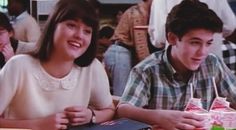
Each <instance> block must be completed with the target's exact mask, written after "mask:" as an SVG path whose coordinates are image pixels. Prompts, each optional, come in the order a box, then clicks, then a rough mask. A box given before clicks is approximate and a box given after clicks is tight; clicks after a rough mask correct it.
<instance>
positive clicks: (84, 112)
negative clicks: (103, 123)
mask: <svg viewBox="0 0 236 130" xmlns="http://www.w3.org/2000/svg"><path fill="white" fill-rule="evenodd" d="M65 113H66V115H67V117H68V119H69V121H70V124H71V125H72V126H76V125H83V124H87V123H89V122H90V120H91V118H92V111H91V110H90V109H88V108H87V107H81V106H72V107H68V108H66V109H65Z"/></svg>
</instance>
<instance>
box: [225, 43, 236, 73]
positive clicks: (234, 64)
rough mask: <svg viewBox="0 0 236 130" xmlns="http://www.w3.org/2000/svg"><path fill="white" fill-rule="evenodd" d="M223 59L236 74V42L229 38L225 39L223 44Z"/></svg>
mask: <svg viewBox="0 0 236 130" xmlns="http://www.w3.org/2000/svg"><path fill="white" fill-rule="evenodd" d="M222 54H223V60H224V62H225V64H226V66H228V67H229V69H230V70H231V71H232V73H233V74H234V75H235V76H236V44H235V43H233V42H230V41H227V40H224V41H223V44H222Z"/></svg>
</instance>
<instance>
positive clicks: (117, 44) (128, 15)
mask: <svg viewBox="0 0 236 130" xmlns="http://www.w3.org/2000/svg"><path fill="white" fill-rule="evenodd" d="M151 4H152V0H143V1H141V2H139V3H138V4H136V5H134V6H132V7H130V8H128V9H127V10H126V11H125V12H124V13H123V14H122V16H121V19H120V21H119V23H118V25H117V27H116V28H115V32H114V35H113V36H112V38H111V40H112V41H113V44H112V45H111V46H110V47H109V48H108V49H107V51H106V52H105V54H104V64H105V68H106V70H107V72H108V75H110V76H111V78H110V79H111V83H112V88H113V94H114V95H117V96H121V95H122V93H123V91H124V88H125V85H126V82H127V79H128V76H129V72H130V70H131V68H132V66H134V65H135V64H137V63H138V62H140V61H142V60H143V59H144V58H145V57H147V56H148V55H150V54H151V53H152V52H154V51H156V48H155V47H154V46H153V45H152V44H151V43H150V42H149V38H148V32H147V29H145V28H144V29H143V28H139V27H143V26H147V25H148V21H149V13H150V7H151Z"/></svg>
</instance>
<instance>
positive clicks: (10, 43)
mask: <svg viewBox="0 0 236 130" xmlns="http://www.w3.org/2000/svg"><path fill="white" fill-rule="evenodd" d="M0 19H1V20H0V68H2V67H3V66H4V65H5V63H6V62H7V61H8V60H9V59H10V58H11V57H12V56H14V55H15V54H19V53H24V52H29V51H31V50H33V49H34V46H35V44H34V43H30V44H29V43H23V42H21V41H18V40H15V39H14V38H13V35H14V30H13V28H12V25H11V23H10V21H9V19H8V17H7V16H6V15H5V14H4V13H1V12H0Z"/></svg>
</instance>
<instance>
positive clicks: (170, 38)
mask: <svg viewBox="0 0 236 130" xmlns="http://www.w3.org/2000/svg"><path fill="white" fill-rule="evenodd" d="M178 39H179V38H178V36H177V35H175V34H174V33H172V32H168V34H167V40H168V42H169V44H170V45H175V44H176V43H177V40H178Z"/></svg>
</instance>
